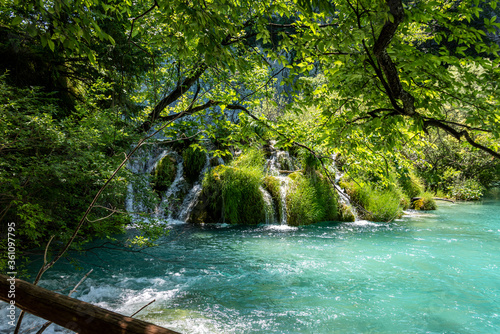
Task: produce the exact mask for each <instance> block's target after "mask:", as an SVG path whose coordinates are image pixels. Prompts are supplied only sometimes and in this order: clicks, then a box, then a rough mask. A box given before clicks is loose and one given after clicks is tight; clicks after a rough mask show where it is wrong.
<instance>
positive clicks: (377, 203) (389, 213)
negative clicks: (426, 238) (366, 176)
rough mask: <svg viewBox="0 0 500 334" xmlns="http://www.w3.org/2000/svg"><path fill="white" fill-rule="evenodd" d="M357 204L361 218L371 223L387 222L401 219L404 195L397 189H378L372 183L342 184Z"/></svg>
mask: <svg viewBox="0 0 500 334" xmlns="http://www.w3.org/2000/svg"><path fill="white" fill-rule="evenodd" d="M342 185H343V186H344V187H345V189H346V190H347V194H348V195H349V196H350V197H351V200H352V202H354V203H355V204H356V206H357V207H358V208H360V210H358V214H359V217H360V218H362V219H367V220H371V221H380V222H387V221H392V220H394V219H396V218H399V217H401V215H402V213H403V208H402V206H401V199H402V198H403V196H404V195H403V194H402V193H401V191H400V190H399V189H397V188H383V189H377V188H375V187H374V186H373V185H371V184H370V183H359V182H358V183H356V182H352V181H351V182H345V183H343V184H342Z"/></svg>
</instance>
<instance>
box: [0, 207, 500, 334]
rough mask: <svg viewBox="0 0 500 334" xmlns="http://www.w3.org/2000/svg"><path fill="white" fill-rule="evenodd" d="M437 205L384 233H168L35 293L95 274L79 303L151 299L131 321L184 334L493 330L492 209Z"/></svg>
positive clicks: (498, 308) (88, 263) (52, 277)
mask: <svg viewBox="0 0 500 334" xmlns="http://www.w3.org/2000/svg"><path fill="white" fill-rule="evenodd" d="M439 204H441V205H440V208H439V210H437V211H436V212H433V213H424V214H418V215H410V216H407V217H404V218H403V219H401V220H399V221H396V222H394V223H390V224H377V223H371V222H356V223H343V224H332V223H324V224H318V225H314V226H308V227H301V228H286V227H285V228H282V227H281V226H260V227H244V228H242V227H229V226H220V227H218V228H200V227H192V226H188V225H175V226H172V230H171V233H170V235H169V236H168V238H166V239H165V240H164V242H165V243H164V244H163V245H162V246H160V247H158V248H156V249H150V250H147V251H146V253H147V254H146V253H130V252H123V251H113V250H108V249H100V250H96V253H94V254H89V255H88V256H85V257H82V261H83V262H82V266H83V268H84V269H83V270H82V271H81V272H75V271H74V270H72V269H71V267H70V266H64V265H61V266H59V267H57V268H55V270H51V271H49V272H48V273H47V274H46V275H45V279H44V281H43V282H42V284H41V285H42V286H45V287H49V288H52V289H57V288H60V287H61V285H67V286H68V287H72V286H74V285H75V284H76V283H77V282H78V281H79V280H80V278H81V277H82V276H83V275H84V273H86V271H88V270H89V269H90V268H94V273H92V274H91V276H90V277H89V278H88V279H87V281H86V282H85V283H84V284H83V287H81V288H80V289H79V292H78V293H76V294H75V295H74V296H75V297H77V298H79V299H82V300H85V301H88V302H91V303H95V304H97V305H100V306H103V307H106V308H109V309H112V310H114V311H117V312H120V313H123V314H126V315H130V314H132V313H134V312H135V311H137V310H138V309H139V308H141V307H142V306H143V305H145V304H146V303H148V302H149V301H151V300H153V299H156V302H155V303H153V304H152V305H150V306H149V307H148V308H147V309H145V310H143V311H142V312H141V313H139V315H138V316H137V318H140V319H144V320H148V321H151V322H154V323H156V324H159V325H162V326H165V327H167V328H170V329H174V330H178V331H180V332H183V333H498V332H500V299H499V294H500V269H499V265H500V201H498V200H497V201H489V202H488V201H484V202H483V203H482V204H472V203H461V204H450V203H439ZM61 278H63V279H62V280H61ZM3 312H4V311H3V310H2V313H3ZM0 316H3V314H0ZM36 322H37V320H36V319H34V318H29V319H27V321H26V324H27V326H30V325H32V324H35V323H36ZM2 326H3V325H2ZM0 328H1V329H4V330H5V329H6V327H0ZM52 331H53V332H54V331H55V332H57V331H59V329H57V328H56V329H52Z"/></svg>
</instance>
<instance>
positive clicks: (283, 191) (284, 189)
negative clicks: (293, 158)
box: [277, 176, 290, 225]
mask: <svg viewBox="0 0 500 334" xmlns="http://www.w3.org/2000/svg"><path fill="white" fill-rule="evenodd" d="M277 178H278V179H279V180H280V201H281V221H280V223H281V225H286V224H287V218H286V215H287V208H286V195H287V194H288V185H289V183H290V179H289V178H288V177H287V176H278V177H277Z"/></svg>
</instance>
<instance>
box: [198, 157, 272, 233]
mask: <svg viewBox="0 0 500 334" xmlns="http://www.w3.org/2000/svg"><path fill="white" fill-rule="evenodd" d="M261 181H262V172H259V171H258V170H257V169H255V168H246V167H242V168H237V167H228V166H224V165H221V166H217V167H215V168H214V169H213V170H211V171H210V172H208V173H207V175H206V176H205V179H204V180H203V192H204V194H206V196H207V197H208V201H209V203H210V206H211V208H210V210H211V211H212V212H215V214H212V216H219V217H223V221H224V222H226V223H229V224H249V225H255V224H259V223H262V222H263V221H264V219H265V212H264V200H263V198H262V193H261V192H260V190H259V187H260V184H261Z"/></svg>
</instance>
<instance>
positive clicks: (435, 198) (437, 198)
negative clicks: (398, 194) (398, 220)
mask: <svg viewBox="0 0 500 334" xmlns="http://www.w3.org/2000/svg"><path fill="white" fill-rule="evenodd" d="M419 199H422V197H413V198H412V199H411V201H412V202H415V201H418V200H419ZM432 199H434V200H436V201H446V202H451V203H455V201H454V200H452V199H448V198H441V197H433V198H432Z"/></svg>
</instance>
